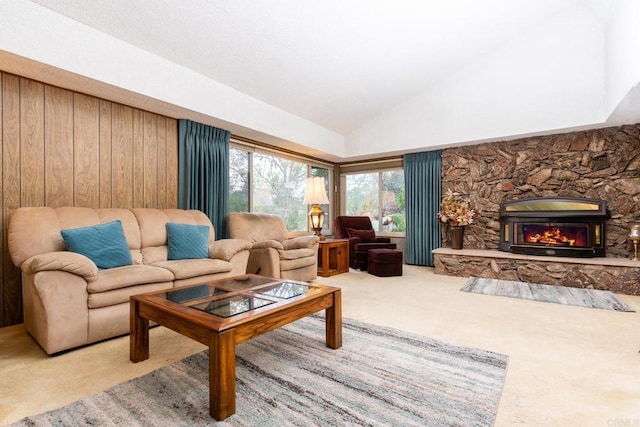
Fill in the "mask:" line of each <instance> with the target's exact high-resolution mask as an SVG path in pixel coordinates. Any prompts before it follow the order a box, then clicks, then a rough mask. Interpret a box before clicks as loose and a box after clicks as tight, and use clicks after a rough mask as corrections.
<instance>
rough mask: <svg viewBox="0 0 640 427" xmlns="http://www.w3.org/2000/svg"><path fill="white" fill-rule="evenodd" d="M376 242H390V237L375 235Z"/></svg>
mask: <svg viewBox="0 0 640 427" xmlns="http://www.w3.org/2000/svg"><path fill="white" fill-rule="evenodd" d="M376 243H391V238H390V237H376Z"/></svg>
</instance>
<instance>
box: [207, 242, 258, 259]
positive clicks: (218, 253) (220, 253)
mask: <svg viewBox="0 0 640 427" xmlns="http://www.w3.org/2000/svg"><path fill="white" fill-rule="evenodd" d="M249 249H251V242H250V241H248V240H244V239H221V240H216V241H215V242H213V244H211V245H210V246H209V258H213V259H223V260H225V261H229V260H230V259H231V258H233V256H234V255H235V254H237V253H238V252H240V251H244V250H249Z"/></svg>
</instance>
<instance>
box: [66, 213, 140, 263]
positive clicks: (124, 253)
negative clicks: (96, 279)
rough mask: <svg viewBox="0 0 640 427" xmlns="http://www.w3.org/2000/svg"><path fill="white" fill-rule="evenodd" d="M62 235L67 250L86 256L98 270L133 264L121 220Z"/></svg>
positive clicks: (76, 229)
mask: <svg viewBox="0 0 640 427" xmlns="http://www.w3.org/2000/svg"><path fill="white" fill-rule="evenodd" d="M60 234H62V239H63V240H64V244H65V245H66V246H67V249H69V250H70V251H71V252H76V253H79V254H82V255H84V256H86V257H87V258H89V259H90V260H91V261H93V262H94V263H95V264H96V265H97V266H98V268H113V267H122V266H123V265H131V264H132V263H133V261H132V259H131V252H129V245H128V244H127V239H126V238H125V237H124V230H123V229H122V221H120V220H119V219H118V220H115V221H112V222H107V223H105V224H98V225H94V226H91V227H81V228H68V229H66V230H60Z"/></svg>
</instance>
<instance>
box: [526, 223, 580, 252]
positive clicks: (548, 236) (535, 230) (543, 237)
mask: <svg viewBox="0 0 640 427" xmlns="http://www.w3.org/2000/svg"><path fill="white" fill-rule="evenodd" d="M516 230H517V231H516V235H515V240H516V242H515V243H516V244H517V245H539V246H551V247H571V248H588V247H590V246H591V243H590V242H589V236H590V232H589V224H586V223H557V222H548V223H527V222H522V223H517V224H516Z"/></svg>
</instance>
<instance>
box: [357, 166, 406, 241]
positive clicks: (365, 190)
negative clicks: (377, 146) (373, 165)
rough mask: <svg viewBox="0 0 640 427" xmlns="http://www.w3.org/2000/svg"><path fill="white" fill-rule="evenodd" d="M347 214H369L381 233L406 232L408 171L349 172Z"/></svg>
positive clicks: (374, 226) (374, 225) (376, 228)
mask: <svg viewBox="0 0 640 427" xmlns="http://www.w3.org/2000/svg"><path fill="white" fill-rule="evenodd" d="M345 178H346V179H345V181H346V189H345V199H346V200H345V201H346V209H345V212H346V215H355V216H368V217H369V218H371V224H372V225H373V228H374V229H375V230H377V231H378V232H405V230H406V224H405V189H404V171H402V170H392V171H384V172H370V173H362V174H353V175H346V177H345Z"/></svg>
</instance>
